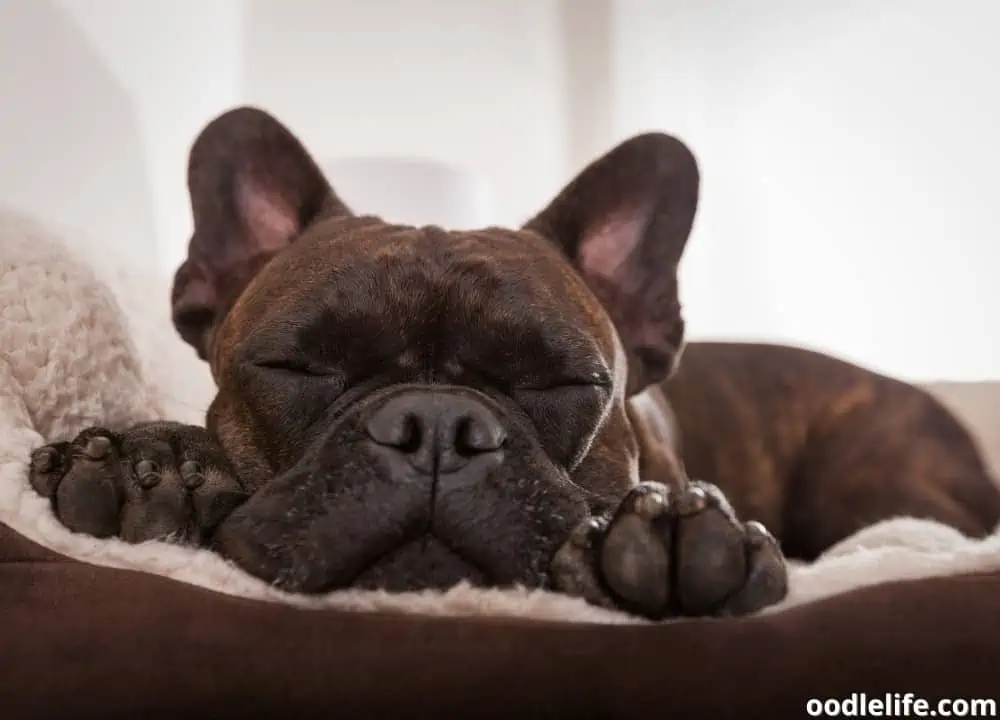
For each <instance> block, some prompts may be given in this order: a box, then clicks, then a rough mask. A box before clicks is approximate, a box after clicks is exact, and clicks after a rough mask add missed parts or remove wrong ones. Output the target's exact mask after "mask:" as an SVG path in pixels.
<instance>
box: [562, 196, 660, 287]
mask: <svg viewBox="0 0 1000 720" xmlns="http://www.w3.org/2000/svg"><path fill="white" fill-rule="evenodd" d="M646 222H647V217H646V213H643V212H641V211H640V210H639V209H637V208H630V209H628V210H623V211H618V212H616V213H612V214H611V215H610V216H609V217H607V218H604V219H603V220H602V221H601V222H599V223H597V224H596V225H595V226H593V227H590V228H587V230H586V231H585V232H584V236H583V238H581V240H580V245H579V249H578V250H577V263H578V266H579V268H580V272H581V273H583V275H584V277H602V278H607V279H609V280H610V279H614V278H618V277H620V276H621V273H622V272H623V271H624V269H625V267H624V266H625V264H626V262H627V261H628V259H629V257H631V255H632V253H634V252H635V251H636V249H637V248H638V247H639V243H640V242H641V240H642V237H643V235H644V234H645V231H646Z"/></svg>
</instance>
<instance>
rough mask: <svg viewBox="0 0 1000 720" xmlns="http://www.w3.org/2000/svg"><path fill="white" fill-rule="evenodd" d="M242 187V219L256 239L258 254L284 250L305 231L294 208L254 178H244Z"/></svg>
mask: <svg viewBox="0 0 1000 720" xmlns="http://www.w3.org/2000/svg"><path fill="white" fill-rule="evenodd" d="M238 183H239V185H238V188H237V202H238V207H239V212H240V217H241V219H242V221H243V223H244V226H245V227H246V229H247V230H248V231H249V233H250V235H251V237H253V239H254V253H255V254H256V252H261V251H262V252H264V253H268V254H270V253H276V252H279V251H281V250H284V249H285V248H286V247H287V246H288V244H289V242H291V240H292V237H293V236H294V235H296V234H297V233H298V232H299V231H300V230H301V228H300V227H299V219H298V217H297V215H296V213H295V211H294V210H293V209H292V206H291V205H290V204H289V203H288V202H286V201H285V200H284V198H282V197H281V196H280V195H278V194H277V193H274V192H271V191H270V190H267V189H265V188H263V187H261V186H260V185H259V183H257V182H256V181H255V180H253V179H252V178H241V179H240V180H239V181H238Z"/></svg>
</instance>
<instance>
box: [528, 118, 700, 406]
mask: <svg viewBox="0 0 1000 720" xmlns="http://www.w3.org/2000/svg"><path fill="white" fill-rule="evenodd" d="M698 185H699V172H698V163H697V161H696V159H695V157H694V155H693V154H692V153H691V151H690V150H689V149H688V147H687V146H686V145H685V144H684V143H683V142H681V141H680V140H678V139H676V138H674V137H671V136H669V135H664V134H660V133H647V134H643V135H638V136H636V137H633V138H631V139H630V140H626V141H625V142H623V143H622V144H620V145H619V146H617V147H616V148H614V149H613V150H611V151H610V152H608V153H607V154H606V155H604V156H603V157H601V158H599V159H598V160H596V161H594V162H593V163H591V164H590V165H589V166H587V167H586V168H584V169H583V170H582V171H581V172H580V174H579V175H578V176H577V177H576V179H574V180H573V181H572V182H571V183H570V184H569V185H568V186H566V188H565V189H564V190H563V191H562V192H561V193H559V195H558V196H557V197H556V198H555V200H553V201H552V202H551V203H550V204H549V206H548V207H547V208H545V210H543V211H542V212H541V213H539V214H538V215H537V216H536V217H535V218H534V219H532V220H531V221H529V222H528V223H527V224H526V226H525V227H526V228H528V229H530V230H534V231H535V232H538V233H540V234H542V235H544V236H546V237H548V238H549V239H550V240H552V241H553V242H555V243H556V244H557V245H559V247H561V248H562V250H563V252H565V254H566V255H567V256H568V257H569V258H570V260H571V262H572V263H573V264H574V266H575V267H576V269H577V271H578V272H579V273H580V274H581V275H582V276H583V279H584V280H585V281H586V283H587V284H588V286H589V287H590V289H591V290H592V292H593V293H594V294H595V295H596V296H597V298H598V300H600V302H601V304H602V305H603V306H604V309H605V310H606V311H607V312H608V314H609V316H610V317H611V320H612V322H614V324H615V327H616V328H617V330H618V335H619V337H620V338H621V340H622V343H623V345H624V346H625V351H626V353H627V355H628V364H629V383H628V392H629V394H633V393H636V392H640V391H641V390H643V389H644V388H646V387H648V386H649V385H651V384H653V383H655V382H659V381H661V380H664V379H666V378H667V377H668V376H669V375H670V374H671V372H673V368H674V365H675V362H676V360H677V357H678V356H679V353H680V351H681V346H682V344H683V340H684V320H683V318H682V317H681V306H680V300H679V298H678V293H677V268H678V264H679V262H680V259H681V255H682V254H683V252H684V246H685V244H686V243H687V239H688V235H689V234H690V233H691V228H692V226H693V224H694V218H695V212H696V210H697V205H698Z"/></svg>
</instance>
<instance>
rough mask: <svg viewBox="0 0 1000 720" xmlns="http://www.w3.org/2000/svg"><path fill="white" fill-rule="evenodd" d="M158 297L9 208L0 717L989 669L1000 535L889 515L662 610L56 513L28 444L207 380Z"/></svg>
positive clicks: (0, 477)
mask: <svg viewBox="0 0 1000 720" xmlns="http://www.w3.org/2000/svg"><path fill="white" fill-rule="evenodd" d="M167 297H168V287H167V282H166V281H165V280H164V279H161V278H154V277H139V276H135V275H132V274H130V273H129V272H128V270H127V269H126V268H124V267H122V266H119V265H116V264H115V263H114V259H113V258H109V257H105V256H101V257H100V258H96V259H95V260H94V261H93V262H88V260H87V259H86V258H82V257H78V256H75V255H74V254H72V253H70V252H69V251H68V250H67V249H66V247H65V246H64V245H63V244H62V243H61V242H60V240H59V238H58V237H56V236H54V235H53V234H51V233H49V232H47V231H46V230H44V229H43V228H42V227H40V226H39V225H37V224H35V223H33V222H31V221H30V220H28V219H25V218H22V217H18V216H16V215H14V214H11V213H7V214H5V215H3V216H2V217H0V347H2V349H3V356H2V357H3V361H2V362H0V428H2V430H0V642H2V644H3V646H4V647H5V648H7V657H8V658H9V660H10V661H11V662H10V663H9V665H8V667H6V668H5V670H4V672H3V673H2V674H0V702H3V707H4V709H5V712H4V716H5V717H20V716H25V717H59V716H67V717H70V716H71V717H74V718H82V717H90V716H93V717H101V718H109V717H119V716H121V717H137V716H140V715H141V716H151V717H158V716H164V717H166V716H170V717H176V716H178V715H180V714H183V713H193V714H196V715H198V716H205V717H220V718H221V717H261V716H263V717H272V716H273V717H277V716H279V715H289V716H292V717H311V716H320V715H323V716H345V717H378V716H381V715H380V713H382V714H384V715H385V716H390V717H409V716H424V715H431V716H434V717H455V716H472V715H484V716H498V717H499V716H503V717H519V716H522V715H523V716H539V715H542V716H552V715H558V716H573V717H618V716H622V715H624V714H626V713H628V712H639V711H642V710H656V711H657V712H660V713H664V714H668V715H674V714H680V715H682V716H683V715H684V714H685V712H686V711H687V710H690V711H691V712H694V711H695V710H697V711H699V714H704V715H707V716H710V717H728V716H731V715H735V716H744V715H749V714H752V713H770V714H772V715H774V714H775V713H777V712H778V711H779V709H781V708H784V709H786V710H790V711H792V712H794V713H795V714H797V715H800V714H802V712H803V709H804V708H805V707H806V701H807V700H808V699H810V698H813V699H815V698H820V699H823V698H833V699H837V698H846V697H849V696H851V694H852V693H868V695H869V696H874V695H878V694H880V693H901V694H903V693H907V692H912V693H917V694H918V695H920V696H921V697H926V698H928V701H934V700H936V698H938V697H943V696H953V697H959V696H960V697H964V698H972V697H979V698H981V697H984V696H985V695H986V694H987V693H988V692H989V691H990V690H995V689H996V687H997V682H998V681H997V680H996V679H995V678H994V677H993V675H994V671H993V670H992V668H993V667H995V666H994V663H993V661H1000V631H998V630H994V629H993V627H994V625H993V620H994V618H995V616H996V615H997V614H998V613H1000V533H998V534H996V535H994V536H993V537H990V538H987V539H985V540H978V541H975V540H969V539H967V538H964V537H963V536H961V535H960V534H959V533H957V532H955V531H953V530H951V529H949V528H946V527H943V526H940V525H937V524H935V523H931V522H926V521H919V520H914V519H906V518H901V519H898V520H893V521H889V522H885V523H882V524H880V525H876V526H873V527H871V528H868V529H866V530H865V531H862V532H861V533H859V534H858V535H856V536H855V537H852V538H849V539H848V540H846V541H844V542H843V543H841V544H840V545H838V546H837V547H835V548H832V549H831V550H830V551H828V552H827V553H826V554H825V555H824V556H823V557H821V558H820V559H819V560H817V561H816V562H815V563H813V564H810V565H797V566H795V567H794V568H793V569H792V571H791V581H790V582H791V585H790V593H789V596H788V598H787V600H786V601H785V602H784V603H782V604H781V605H780V606H778V607H775V608H772V609H769V610H768V611H765V612H764V613H761V614H759V615H757V616H755V617H752V618H744V619H739V620H733V619H719V620H700V621H690V620H687V621H674V622H667V623H660V624H650V623H647V622H644V621H640V620H638V619H636V618H634V617H630V616H627V615H624V614H621V613H615V612H610V611H607V610H602V609H598V608H595V607H591V606H589V605H586V604H585V603H583V602H582V601H579V600H575V599H571V598H567V597H563V596H559V595H555V594H551V593H547V592H542V591H527V590H520V589H510V590H483V589H475V588H472V587H468V586H462V585H460V586H458V587H455V588H452V589H451V590H448V591H444V592H422V593H408V594H388V593H380V592H361V591H342V592H335V593H330V594H328V595H325V596H320V597H315V596H311V597H305V596H296V595H290V594H287V593H283V592H281V591H279V590H277V589H275V588H273V587H271V586H269V585H267V584H265V583H262V582H260V581H259V580H256V579H255V578H252V577H250V576H248V575H246V574H245V573H243V572H242V571H240V570H239V569H237V568H235V567H234V566H232V565H230V564H228V563H227V562H225V561H224V560H222V559H221V558H219V557H218V556H216V555H214V554H212V553H210V552H208V551H204V550H195V549H190V548H184V547H179V546H175V545H168V544H165V543H158V542H152V543H145V544H143V545H127V544H125V543H122V542H120V541H117V540H98V539H95V538H91V537H86V536H82V535H76V534H73V533H70V532H69V531H67V530H66V529H65V528H63V527H62V526H61V525H60V524H59V523H58V522H57V521H56V520H55V518H54V516H53V515H52V513H51V511H50V509H49V507H48V503H47V502H46V501H44V500H43V499H42V498H41V497H39V496H37V495H36V494H35V493H34V492H33V491H32V490H31V489H30V487H29V485H28V481H27V458H28V456H29V454H30V451H31V450H32V449H33V448H35V447H37V446H39V445H41V444H44V443H46V442H51V441H54V440H59V439H65V438H67V437H69V436H72V435H73V434H75V433H76V432H78V431H79V430H81V429H82V428H84V427H86V426H88V425H91V424H96V423H100V424H104V425H107V426H109V427H112V428H117V427H124V426H126V425H129V424H131V423H134V422H138V421H142V420H150V419H156V418H169V419H174V420H179V421H184V422H192V423H200V422H201V421H202V419H203V413H204V410H205V408H206V407H207V404H208V402H209V401H210V400H211V397H212V382H211V377H210V374H209V371H208V368H207V367H206V366H205V365H204V364H202V363H201V362H200V361H199V360H197V359H196V358H195V356H194V354H193V353H192V352H191V351H190V350H189V348H187V346H185V345H184V344H183V343H182V342H181V341H180V340H179V339H178V338H176V337H175V335H174V333H173V328H172V326H171V324H170V320H169V314H168V303H167ZM11 713H13V714H11Z"/></svg>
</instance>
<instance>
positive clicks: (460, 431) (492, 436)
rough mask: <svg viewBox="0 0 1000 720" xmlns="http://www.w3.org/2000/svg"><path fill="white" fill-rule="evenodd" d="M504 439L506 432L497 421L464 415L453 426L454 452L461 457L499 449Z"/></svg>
mask: <svg viewBox="0 0 1000 720" xmlns="http://www.w3.org/2000/svg"><path fill="white" fill-rule="evenodd" d="M506 439H507V433H506V432H504V429H503V427H502V426H501V425H500V424H499V423H491V422H483V421H481V420H478V419H477V418H473V417H464V418H461V419H460V420H459V421H458V423H457V424H456V426H455V452H457V453H458V454H459V455H461V456H463V457H471V456H473V455H479V454H480V453H486V452H493V451H494V450H499V449H500V447H501V446H502V445H503V442H504V440H506Z"/></svg>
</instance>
